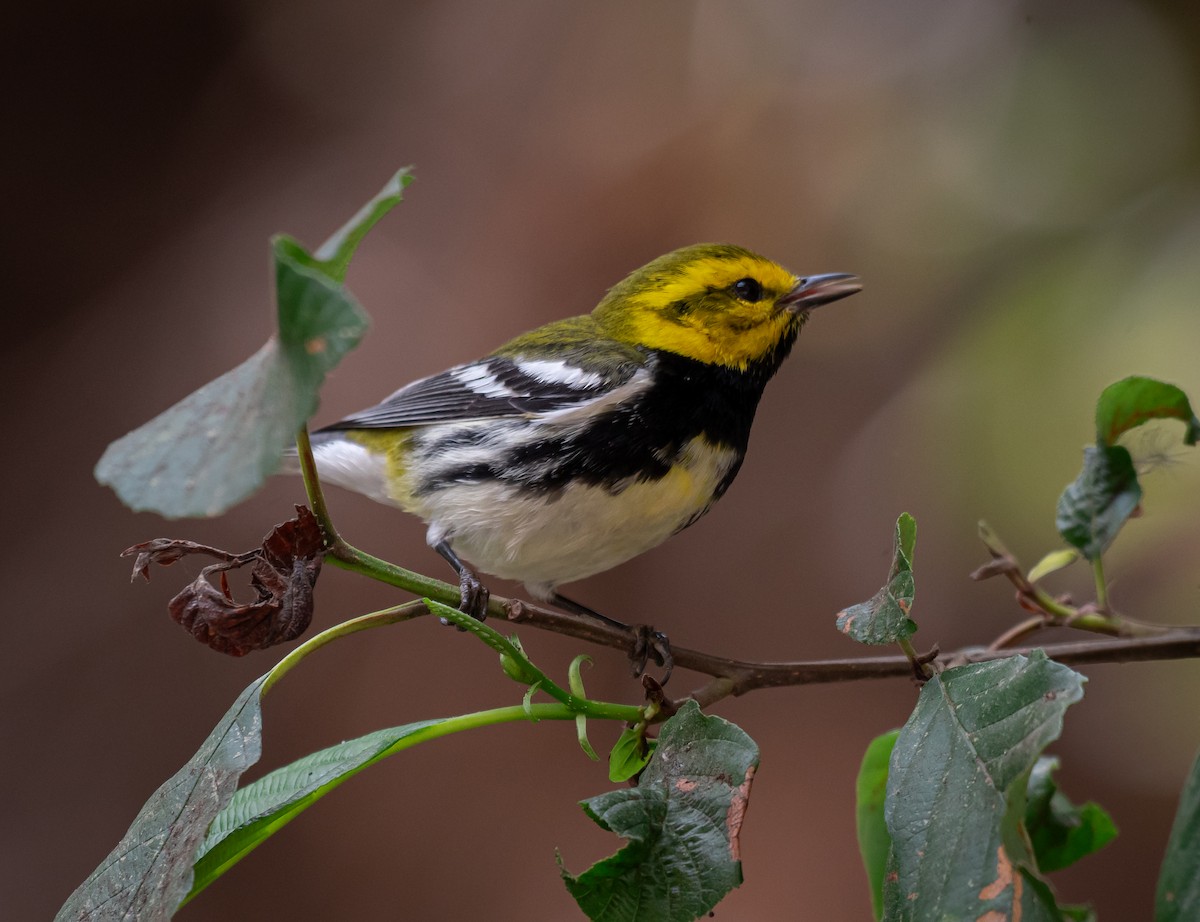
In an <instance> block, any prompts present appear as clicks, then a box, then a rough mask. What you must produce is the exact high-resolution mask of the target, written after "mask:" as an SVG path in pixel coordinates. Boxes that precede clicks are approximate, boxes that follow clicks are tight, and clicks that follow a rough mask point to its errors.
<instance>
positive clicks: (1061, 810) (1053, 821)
mask: <svg viewBox="0 0 1200 922" xmlns="http://www.w3.org/2000/svg"><path fill="white" fill-rule="evenodd" d="M1058 764H1059V762H1058V759H1056V758H1053V757H1051V756H1043V757H1042V758H1040V759H1038V760H1037V764H1035V765H1034V767H1033V771H1032V773H1030V776H1029V786H1028V790H1027V794H1026V801H1025V830H1026V832H1028V834H1029V839H1030V841H1031V842H1032V844H1033V853H1034V855H1035V856H1036V857H1037V866H1038V869H1039V870H1040V871H1041V872H1042V873H1043V874H1048V873H1050V872H1051V871H1057V870H1060V869H1061V868H1065V867H1068V866H1069V865H1072V864H1074V863H1075V862H1076V861H1078V860H1079V859H1080V858H1084V857H1086V856H1088V855H1090V854H1092V853H1093V852H1097V851H1099V850H1100V849H1102V848H1103V847H1104V846H1105V845H1107V844H1108V843H1109V842H1111V841H1112V840H1113V839H1115V838H1116V837H1117V827H1116V824H1115V823H1113V821H1112V817H1111V816H1109V815H1108V812H1107V811H1106V810H1105V809H1104V808H1103V807H1101V806H1100V805H1099V804H1096V803H1090V802H1089V803H1086V804H1084V805H1083V806H1082V807H1077V806H1075V804H1073V803H1071V801H1070V800H1069V799H1068V798H1067V796H1066V795H1065V794H1063V793H1062V791H1060V790H1059V789H1058V784H1057V782H1055V780H1054V777H1053V774H1054V771H1055V770H1056V769H1057V768H1058Z"/></svg>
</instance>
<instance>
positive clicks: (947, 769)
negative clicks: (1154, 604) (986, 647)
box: [884, 651, 1084, 922]
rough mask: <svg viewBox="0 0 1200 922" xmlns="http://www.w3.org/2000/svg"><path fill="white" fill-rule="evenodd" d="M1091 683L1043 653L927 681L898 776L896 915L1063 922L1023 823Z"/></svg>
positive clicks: (891, 894) (890, 817) (888, 888)
mask: <svg viewBox="0 0 1200 922" xmlns="http://www.w3.org/2000/svg"><path fill="white" fill-rule="evenodd" d="M1083 681H1084V679H1083V677H1082V676H1080V675H1079V674H1078V673H1076V672H1074V671H1072V670H1071V669H1068V668H1067V667H1066V666H1062V665H1060V664H1058V663H1055V662H1052V661H1051V660H1048V659H1047V658H1046V656H1045V655H1044V654H1043V653H1041V652H1040V651H1036V652H1034V653H1033V654H1031V655H1030V656H1029V657H1023V656H1013V657H1010V658H1008V659H1004V660H998V661H993V662H989V663H978V664H973V665H969V666H963V667H959V668H955V669H949V670H947V671H946V672H944V673H942V674H940V675H937V676H934V677H933V678H932V679H931V680H930V681H929V682H927V683H926V684H925V686H924V687H923V688H922V689H921V695H920V698H919V699H918V701H917V706H916V708H915V709H914V710H913V713H912V715H911V716H910V717H909V720H908V722H907V723H906V724H905V726H904V729H903V730H902V731H901V733H900V737H899V739H897V741H896V746H895V749H894V750H893V751H892V758H891V765H890V769H889V773H888V786H887V804H886V807H885V818H886V821H887V827H888V831H889V832H890V833H891V836H892V851H891V855H890V857H889V861H888V873H887V877H886V879H885V883H884V918H885V919H888V920H912V922H917V920H944V919H978V918H989V916H987V915H986V914H987V913H992V912H994V913H997V915H996V918H1003V919H1009V918H1015V917H1017V916H1018V915H1019V916H1020V918H1022V919H1023V920H1025V922H1034V920H1055V922H1057V920H1059V919H1060V918H1061V914H1060V912H1059V909H1058V907H1057V906H1056V905H1055V903H1054V898H1053V895H1052V894H1051V891H1050V889H1049V887H1048V886H1047V885H1046V884H1045V882H1044V881H1042V880H1041V878H1040V877H1038V875H1037V870H1036V864H1035V861H1034V858H1033V855H1032V854H1031V853H1030V851H1029V847H1028V840H1027V839H1026V837H1025V836H1024V834H1023V832H1022V829H1021V822H1022V820H1023V818H1024V814H1025V794H1026V785H1027V781H1028V778H1029V774H1030V772H1031V771H1032V770H1033V767H1034V764H1035V763H1036V762H1037V759H1038V756H1039V755H1040V754H1041V752H1042V750H1043V749H1044V748H1045V747H1046V745H1047V744H1049V743H1050V742H1051V741H1052V740H1054V739H1056V738H1057V737H1058V736H1059V734H1060V733H1061V732H1062V720H1063V714H1064V713H1065V711H1066V709H1067V707H1068V706H1069V705H1071V704H1073V703H1074V702H1076V701H1078V700H1079V699H1080V698H1081V697H1082V695H1083Z"/></svg>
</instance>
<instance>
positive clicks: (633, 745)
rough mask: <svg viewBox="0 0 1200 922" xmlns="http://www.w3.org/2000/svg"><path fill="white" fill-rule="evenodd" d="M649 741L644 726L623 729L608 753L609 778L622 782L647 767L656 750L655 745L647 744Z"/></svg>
mask: <svg viewBox="0 0 1200 922" xmlns="http://www.w3.org/2000/svg"><path fill="white" fill-rule="evenodd" d="M647 742H648V741H647V739H646V728H645V727H644V726H641V725H639V726H636V727H626V728H625V729H624V730H622V731H621V735H620V736H619V737H618V738H617V741H616V742H615V743H614V744H613V748H612V750H611V751H610V752H609V754H608V780H609V781H612V782H614V783H615V784H620V783H621V782H622V781H628V780H629V779H630V778H632V777H633V776H634V775H636V774H637V773H638V772H640V771H641V770H642V769H643V768H645V767H646V763H647V762H649V761H650V754H651V753H652V752H653V751H654V747H653V746H650V745H647ZM649 742H653V741H649Z"/></svg>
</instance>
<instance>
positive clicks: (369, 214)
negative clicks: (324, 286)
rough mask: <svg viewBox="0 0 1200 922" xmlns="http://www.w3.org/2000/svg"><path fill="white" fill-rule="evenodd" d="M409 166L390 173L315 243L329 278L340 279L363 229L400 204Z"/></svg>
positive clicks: (364, 232) (408, 179)
mask: <svg viewBox="0 0 1200 922" xmlns="http://www.w3.org/2000/svg"><path fill="white" fill-rule="evenodd" d="M412 181H413V175H412V173H411V172H410V168H408V167H405V168H404V169H402V170H400V171H399V172H398V173H396V175H395V176H393V177H392V178H391V179H390V180H389V181H388V183H387V185H385V186H384V187H383V188H382V189H380V190H379V192H378V193H376V195H375V197H374V198H373V199H371V201H369V202H367V204H365V205H363V206H362V208H360V209H359V210H358V214H356V215H355V216H354V217H353V218H351V219H350V220H349V221H347V222H346V223H345V224H344V225H343V226H342V227H341V229H340V230H338V232H337V233H335V234H334V235H333V236H332V237H330V238H329V239H328V240H326V241H325V242H324V243H322V244H321V245H320V246H319V247H317V252H316V253H314V254H313V258H314V259H315V260H316V261H317V262H318V263H319V264H320V265H321V266H322V267H323V268H324V270H325V272H326V273H328V275H329V276H330V278H332V279H334V280H335V281H338V282H340V281H343V280H344V279H345V278H346V270H347V268H349V266H350V260H351V259H352V258H353V257H354V252H355V250H357V249H358V245H359V244H360V243H361V242H362V239H363V238H364V237H365V236H367V232H368V231H370V230H371V228H372V227H374V226H375V225H376V223H377V222H378V221H379V219H380V218H382V217H383V216H384V215H385V214H387V213H388V212H389V211H391V210H392V209H393V208H395V207H396V206H397V205H398V204H400V200H401V199H402V198H403V197H404V190H405V188H406V187H407V186H408V185H409V184H410V183H412Z"/></svg>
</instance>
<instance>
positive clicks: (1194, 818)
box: [1154, 756, 1200, 922]
mask: <svg viewBox="0 0 1200 922" xmlns="http://www.w3.org/2000/svg"><path fill="white" fill-rule="evenodd" d="M1194 919H1200V756H1197V757H1196V761H1195V762H1193V763H1192V771H1191V774H1190V775H1188V779H1187V783H1186V784H1184V786H1183V793H1182V794H1181V795H1180V797H1179V809H1178V810H1177V811H1176V813H1175V823H1174V825H1173V826H1172V827H1171V838H1170V839H1169V840H1168V841H1167V854H1166V857H1165V858H1164V859H1163V865H1162V872H1161V873H1160V875H1159V878H1158V893H1157V894H1156V897H1155V903H1154V922H1192V920H1194Z"/></svg>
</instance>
